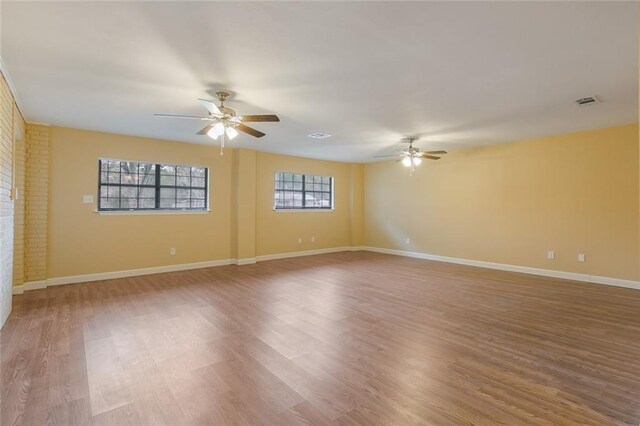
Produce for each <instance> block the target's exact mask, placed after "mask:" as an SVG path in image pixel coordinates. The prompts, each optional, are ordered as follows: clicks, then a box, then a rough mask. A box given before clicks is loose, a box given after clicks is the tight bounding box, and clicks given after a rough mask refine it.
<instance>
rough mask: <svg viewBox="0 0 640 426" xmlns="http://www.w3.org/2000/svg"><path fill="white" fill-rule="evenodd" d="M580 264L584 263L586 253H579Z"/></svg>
mask: <svg viewBox="0 0 640 426" xmlns="http://www.w3.org/2000/svg"><path fill="white" fill-rule="evenodd" d="M578 262H584V253H578Z"/></svg>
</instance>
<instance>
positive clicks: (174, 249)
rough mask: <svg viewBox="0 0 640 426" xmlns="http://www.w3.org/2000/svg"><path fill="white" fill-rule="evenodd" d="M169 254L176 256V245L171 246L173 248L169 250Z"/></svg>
mask: <svg viewBox="0 0 640 426" xmlns="http://www.w3.org/2000/svg"><path fill="white" fill-rule="evenodd" d="M169 254H170V255H171V256H175V255H176V248H175V247H171V249H170V250H169Z"/></svg>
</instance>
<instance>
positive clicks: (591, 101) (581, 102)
mask: <svg viewBox="0 0 640 426" xmlns="http://www.w3.org/2000/svg"><path fill="white" fill-rule="evenodd" d="M600 102H602V101H601V100H600V99H599V98H598V97H597V96H587V97H586V98H580V99H576V104H577V105H578V106H581V107H582V106H587V105H595V104H599V103H600Z"/></svg>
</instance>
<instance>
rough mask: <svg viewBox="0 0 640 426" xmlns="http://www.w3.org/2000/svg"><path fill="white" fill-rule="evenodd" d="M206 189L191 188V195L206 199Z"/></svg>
mask: <svg viewBox="0 0 640 426" xmlns="http://www.w3.org/2000/svg"><path fill="white" fill-rule="evenodd" d="M204 195H205V192H204V189H192V190H191V197H192V198H202V199H204Z"/></svg>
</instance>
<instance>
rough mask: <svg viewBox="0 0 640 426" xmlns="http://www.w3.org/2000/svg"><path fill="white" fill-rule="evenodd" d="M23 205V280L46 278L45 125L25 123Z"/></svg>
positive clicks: (30, 280) (47, 147)
mask: <svg viewBox="0 0 640 426" xmlns="http://www.w3.org/2000/svg"><path fill="white" fill-rule="evenodd" d="M26 130H27V131H26V138H25V142H26V156H25V197H24V199H25V206H24V209H25V210H24V281H25V282H33V281H42V280H45V279H46V278H47V224H48V220H47V216H48V215H47V209H48V204H47V203H48V195H49V127H47V126H40V125H33V124H27V128H26Z"/></svg>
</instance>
